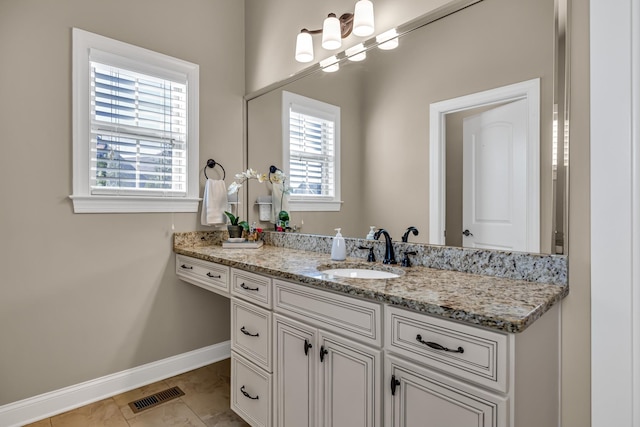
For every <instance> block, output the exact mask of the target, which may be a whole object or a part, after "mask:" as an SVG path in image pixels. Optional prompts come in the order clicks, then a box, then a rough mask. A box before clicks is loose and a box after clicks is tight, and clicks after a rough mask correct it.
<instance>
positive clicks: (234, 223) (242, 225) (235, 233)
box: [224, 211, 249, 239]
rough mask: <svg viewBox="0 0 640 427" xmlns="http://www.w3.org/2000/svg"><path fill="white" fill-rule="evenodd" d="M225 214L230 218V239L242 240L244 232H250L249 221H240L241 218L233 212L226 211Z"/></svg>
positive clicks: (228, 227)
mask: <svg viewBox="0 0 640 427" xmlns="http://www.w3.org/2000/svg"><path fill="white" fill-rule="evenodd" d="M224 214H225V215H226V216H227V217H228V218H229V222H230V223H231V224H230V225H227V231H228V232H229V238H230V239H237V238H240V237H242V232H243V231H244V230H247V231H249V223H247V221H240V217H239V216H235V215H234V214H232V213H231V212H227V211H224Z"/></svg>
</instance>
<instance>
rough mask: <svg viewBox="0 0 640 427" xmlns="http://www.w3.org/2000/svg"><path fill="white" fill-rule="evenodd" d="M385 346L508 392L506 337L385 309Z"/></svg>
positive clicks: (409, 312)
mask: <svg viewBox="0 0 640 427" xmlns="http://www.w3.org/2000/svg"><path fill="white" fill-rule="evenodd" d="M385 347H386V348H387V349H388V350H389V351H392V352H395V353H399V354H401V355H403V356H406V357H408V358H410V359H413V360H415V361H417V362H418V363H422V364H425V365H428V366H431V367H434V368H437V369H440V370H443V371H446V372H449V373H451V374H453V375H457V376H459V377H461V378H464V379H467V380H469V381H473V382H476V383H478V384H482V385H484V386H487V387H490V388H493V389H495V390H499V391H501V392H506V391H507V388H508V378H507V373H508V372H509V351H508V336H507V335H503V334H500V333H496V332H491V331H487V330H484V329H479V328H474V327H471V326H466V325H461V324H458V323H454V322H451V321H447V320H443V319H438V318H435V317H432V316H428V315H425V314H421V313H416V312H411V311H407V310H403V309H399V308H396V307H390V306H387V307H386V313H385ZM445 349H448V350H449V351H447V350H445Z"/></svg>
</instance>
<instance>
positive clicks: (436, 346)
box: [416, 334, 464, 353]
mask: <svg viewBox="0 0 640 427" xmlns="http://www.w3.org/2000/svg"><path fill="white" fill-rule="evenodd" d="M416 341H418V342H419V343H422V344H424V345H426V346H429V347H431V348H432V349H434V350H440V351H448V352H450V353H464V348H462V347H458V349H457V350H451V349H450V348H447V347H445V346H442V345H440V344H438V343H435V342H427V341H422V335H420V334H418V335H416Z"/></svg>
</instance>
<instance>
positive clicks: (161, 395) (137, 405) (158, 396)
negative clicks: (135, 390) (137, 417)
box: [129, 387, 184, 414]
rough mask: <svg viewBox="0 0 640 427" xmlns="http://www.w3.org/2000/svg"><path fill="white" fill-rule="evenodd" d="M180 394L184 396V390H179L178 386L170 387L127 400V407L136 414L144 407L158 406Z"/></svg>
mask: <svg viewBox="0 0 640 427" xmlns="http://www.w3.org/2000/svg"><path fill="white" fill-rule="evenodd" d="M180 396H184V392H183V391H182V390H180V387H171V388H169V389H167V390H162V391H160V392H158V393H154V394H152V395H150V396H146V397H143V398H142V399H138V400H136V401H134V402H129V407H130V408H131V410H132V411H133V413H134V414H137V413H138V412H141V411H144V410H145V409H149V408H153V407H154V406H158V405H159V404H161V403H164V402H167V401H169V400H172V399H176V398H178V397H180Z"/></svg>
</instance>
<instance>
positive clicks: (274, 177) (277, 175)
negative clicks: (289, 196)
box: [271, 170, 287, 184]
mask: <svg viewBox="0 0 640 427" xmlns="http://www.w3.org/2000/svg"><path fill="white" fill-rule="evenodd" d="M285 179H287V176H286V175H285V174H284V173H283V172H282V171H281V170H277V171H275V172H274V173H272V174H271V182H272V183H274V184H282V183H283V182H284V180H285Z"/></svg>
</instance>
